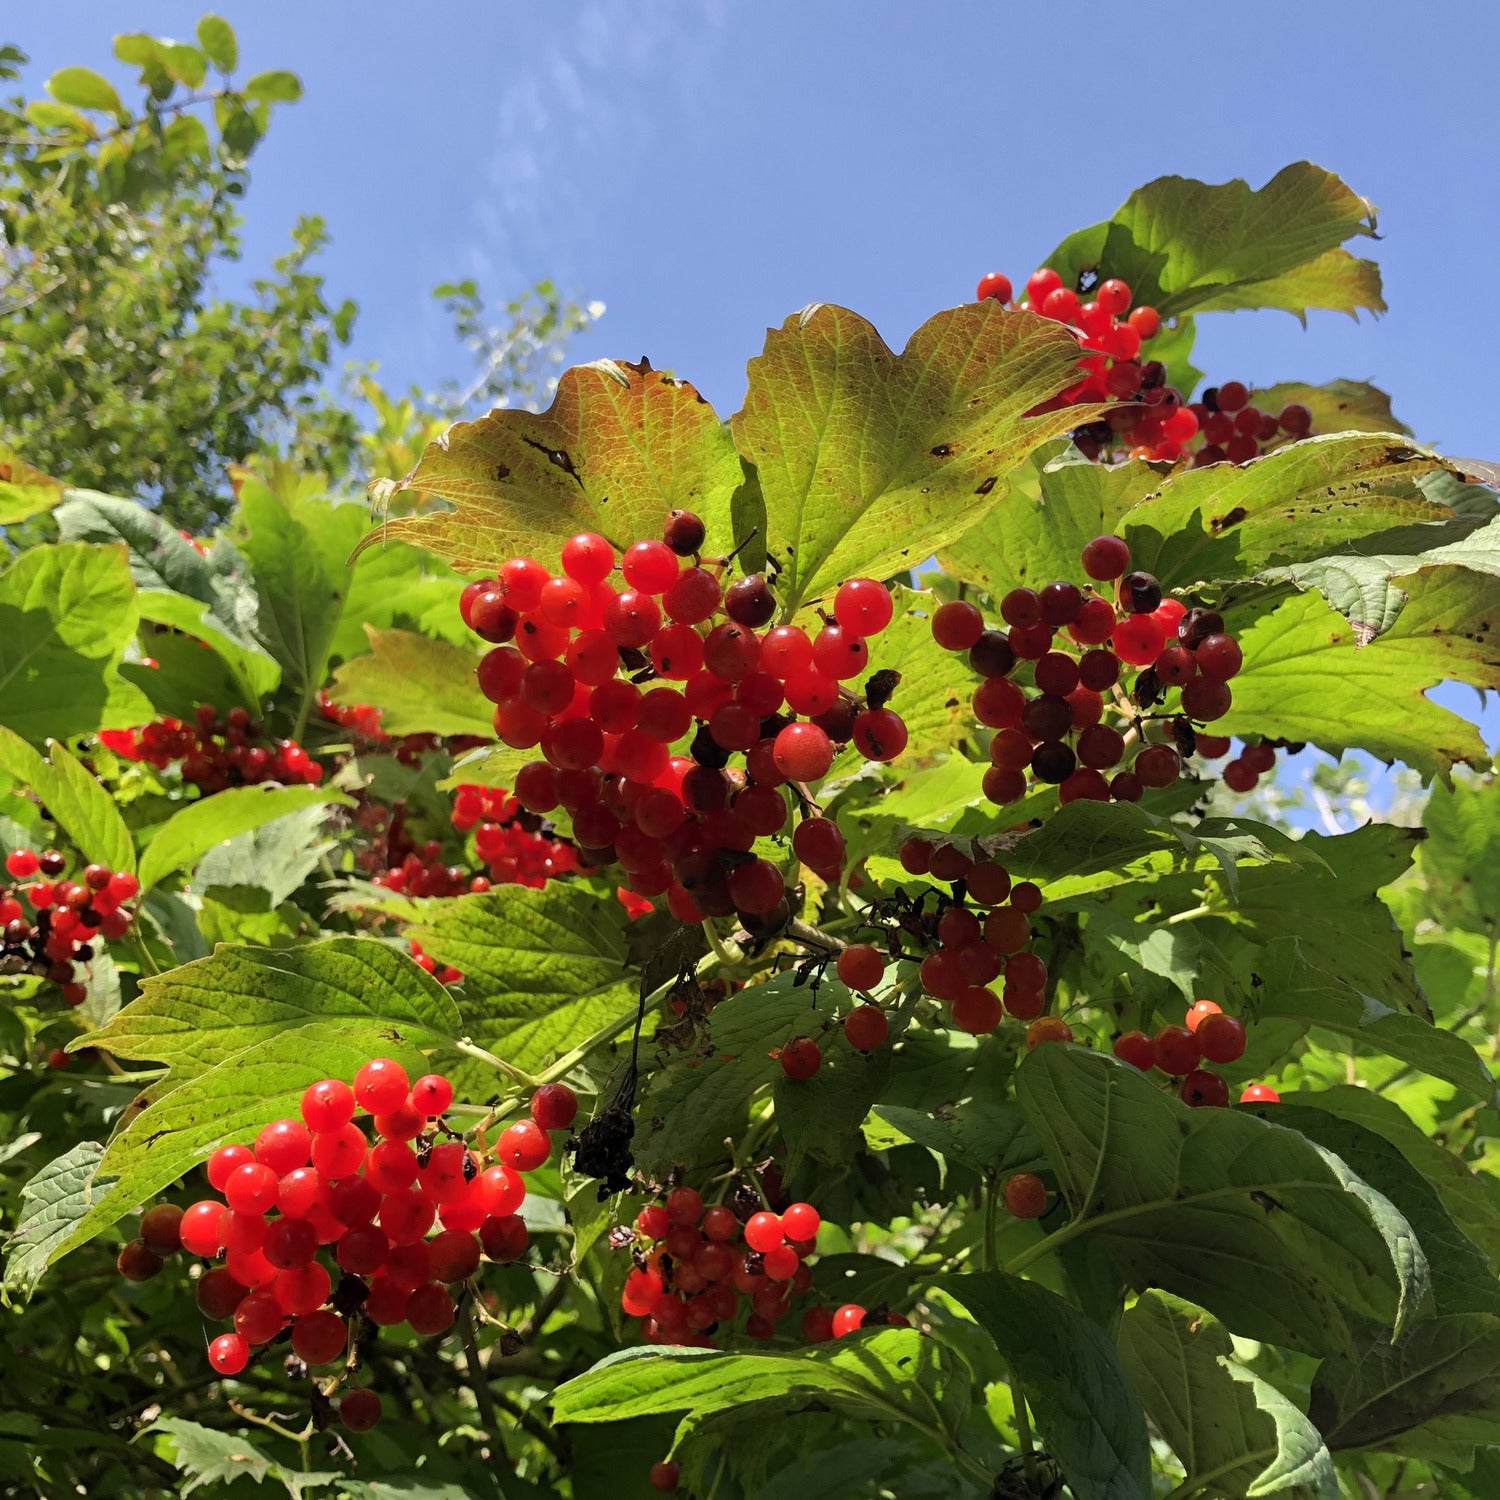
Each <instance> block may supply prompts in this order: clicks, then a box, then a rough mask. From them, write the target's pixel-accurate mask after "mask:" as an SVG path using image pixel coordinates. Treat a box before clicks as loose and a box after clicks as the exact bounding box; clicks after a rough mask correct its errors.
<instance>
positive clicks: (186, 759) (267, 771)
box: [99, 703, 323, 795]
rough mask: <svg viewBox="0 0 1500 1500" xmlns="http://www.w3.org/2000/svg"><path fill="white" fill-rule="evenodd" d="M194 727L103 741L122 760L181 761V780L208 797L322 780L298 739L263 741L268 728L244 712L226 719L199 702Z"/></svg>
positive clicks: (120, 732) (126, 732)
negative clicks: (268, 783)
mask: <svg viewBox="0 0 1500 1500" xmlns="http://www.w3.org/2000/svg"><path fill="white" fill-rule="evenodd" d="M195 717H196V720H197V722H196V725H189V724H184V723H183V722H182V720H181V719H158V720H157V721H156V722H155V723H152V724H147V725H145V726H143V727H142V728H140V729H102V730H100V731H99V741H100V743H101V744H102V745H104V747H105V748H106V749H108V750H112V751H114V753H115V754H116V755H118V756H119V757H120V758H121V759H122V760H134V761H145V762H146V763H147V764H148V765H152V766H155V767H156V769H157V770H159V771H162V770H165V769H166V768H167V767H168V766H169V765H171V764H172V763H173V762H174V761H180V762H181V773H182V779H183V780H184V781H186V782H187V783H189V785H191V786H196V787H197V788H198V789H199V790H200V791H202V792H203V793H204V794H205V795H207V794H209V793H212V792H222V791H223V790H224V789H225V788H226V787H231V786H245V785H249V786H256V785H259V784H260V783H261V782H265V781H276V782H280V783H282V784H283V785H285V786H291V785H294V784H297V783H306V784H308V785H310V786H315V785H316V784H317V783H318V782H320V781H321V780H322V779H323V767H322V766H321V765H319V764H318V762H317V761H315V760H314V759H313V758H312V756H311V755H309V754H308V753H307V751H306V750H304V749H303V748H302V746H301V745H299V744H298V743H297V742H296V741H295V740H275V741H269V740H267V741H266V742H265V743H264V744H262V743H258V741H261V740H265V731H264V728H263V727H262V726H261V725H260V724H258V723H256V722H255V721H254V720H253V719H251V717H250V715H249V713H247V712H246V711H245V710H244V709H243V708H231V709H230V710H229V712H228V713H227V714H226V715H225V716H224V718H223V719H220V717H219V711H218V710H217V709H216V708H215V707H214V705H213V704H211V703H200V704H199V705H198V708H197V711H196V714H195Z"/></svg>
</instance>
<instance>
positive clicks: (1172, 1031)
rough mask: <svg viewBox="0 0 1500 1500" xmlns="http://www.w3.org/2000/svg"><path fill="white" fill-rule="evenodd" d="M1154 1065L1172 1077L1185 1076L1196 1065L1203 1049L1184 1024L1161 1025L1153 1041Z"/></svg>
mask: <svg viewBox="0 0 1500 1500" xmlns="http://www.w3.org/2000/svg"><path fill="white" fill-rule="evenodd" d="M1153 1046H1154V1047H1155V1050H1156V1066H1157V1067H1158V1068H1160V1069H1161V1070H1162V1072H1163V1073H1169V1074H1171V1075H1172V1076H1173V1077H1174V1078H1182V1077H1185V1076H1186V1075H1187V1074H1188V1073H1191V1072H1192V1071H1193V1069H1194V1068H1196V1067H1197V1066H1198V1063H1199V1061H1200V1060H1201V1058H1202V1056H1203V1049H1202V1048H1201V1047H1200V1046H1199V1045H1198V1038H1197V1037H1196V1036H1195V1035H1194V1034H1193V1033H1192V1032H1191V1031H1189V1030H1188V1029H1187V1028H1186V1027H1185V1026H1163V1027H1162V1028H1161V1029H1160V1030H1159V1031H1158V1032H1157V1033H1156V1037H1155V1039H1154V1041H1153Z"/></svg>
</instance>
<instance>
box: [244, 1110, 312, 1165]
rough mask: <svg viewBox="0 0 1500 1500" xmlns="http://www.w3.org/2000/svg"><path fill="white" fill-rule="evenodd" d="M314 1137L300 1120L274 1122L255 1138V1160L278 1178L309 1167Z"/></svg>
mask: <svg viewBox="0 0 1500 1500" xmlns="http://www.w3.org/2000/svg"><path fill="white" fill-rule="evenodd" d="M311 1151H312V1136H311V1134H310V1133H309V1131H308V1129H307V1126H306V1125H304V1124H303V1123H302V1122H301V1121H300V1120H273V1121H272V1122H271V1123H270V1124H269V1125H267V1126H265V1127H264V1128H263V1129H262V1130H261V1132H260V1134H259V1135H257V1136H256V1137H255V1159H256V1160H257V1161H258V1162H262V1163H264V1164H265V1165H266V1166H268V1167H269V1168H270V1169H271V1170H272V1171H273V1172H275V1173H276V1175H277V1176H278V1177H284V1176H285V1175H286V1174H287V1173H288V1172H291V1171H295V1170H296V1168H298V1167H305V1166H306V1165H307V1158H308V1155H309V1153H310V1152H311Z"/></svg>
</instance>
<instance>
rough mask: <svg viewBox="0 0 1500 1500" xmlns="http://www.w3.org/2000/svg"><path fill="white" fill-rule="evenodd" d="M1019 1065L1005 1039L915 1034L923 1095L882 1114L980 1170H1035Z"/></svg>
mask: <svg viewBox="0 0 1500 1500" xmlns="http://www.w3.org/2000/svg"><path fill="white" fill-rule="evenodd" d="M716 1013H717V1012H716ZM1015 1063H1016V1059H1015V1053H1014V1049H1013V1046H1012V1045H1011V1043H1010V1042H1009V1041H1007V1040H1004V1039H1002V1038H1001V1037H998V1036H997V1037H993V1038H986V1039H985V1040H984V1041H982V1042H981V1043H980V1044H979V1046H978V1047H977V1048H958V1049H954V1048H952V1047H949V1046H944V1045H941V1044H940V1040H939V1038H937V1037H934V1036H932V1035H931V1034H929V1033H927V1032H912V1033H909V1034H908V1036H907V1039H906V1041H905V1043H904V1045H903V1047H902V1056H901V1059H900V1067H901V1073H902V1075H903V1082H904V1083H905V1084H906V1088H907V1091H908V1092H909V1093H911V1094H914V1095H915V1097H907V1098H902V1099H900V1101H899V1102H882V1103H879V1104H877V1105H876V1106H875V1113H876V1115H877V1116H878V1117H879V1118H880V1119H882V1120H884V1121H885V1123H886V1124H887V1125H890V1126H893V1127H894V1128H895V1129H896V1130H899V1131H900V1132H901V1134H902V1135H904V1136H905V1137H906V1138H907V1139H908V1140H913V1141H916V1142H917V1143H918V1144H919V1145H922V1146H926V1147H927V1148H928V1150H930V1151H936V1152H937V1153H938V1155H939V1156H942V1157H945V1158H946V1159H947V1160H949V1161H954V1162H959V1163H961V1164H962V1165H964V1166H966V1167H971V1168H973V1170H974V1171H976V1172H979V1173H985V1174H988V1173H1005V1174H1007V1175H1008V1174H1009V1173H1011V1172H1019V1171H1035V1170H1037V1168H1038V1167H1039V1166H1040V1164H1041V1160H1042V1157H1041V1148H1040V1147H1039V1146H1038V1145H1037V1142H1036V1137H1035V1136H1033V1135H1032V1133H1031V1131H1030V1130H1029V1129H1028V1128H1027V1125H1026V1120H1025V1118H1024V1117H1023V1115H1022V1114H1021V1111H1020V1109H1019V1108H1018V1107H1017V1105H1016V1103H1015V1101H1014V1100H1012V1099H1011V1098H1010V1097H1009V1089H1008V1085H1009V1082H1010V1077H1011V1074H1012V1073H1013V1072H1014V1070H1015ZM821 1076H822V1075H821V1073H820V1074H819V1077H821ZM813 1081H814V1082H816V1081H817V1080H816V1079H814V1080H813ZM778 1113H779V1111H778Z"/></svg>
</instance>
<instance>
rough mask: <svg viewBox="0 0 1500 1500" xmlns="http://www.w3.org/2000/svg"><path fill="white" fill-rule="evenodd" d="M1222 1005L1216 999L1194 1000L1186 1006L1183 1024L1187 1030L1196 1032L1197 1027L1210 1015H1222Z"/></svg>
mask: <svg viewBox="0 0 1500 1500" xmlns="http://www.w3.org/2000/svg"><path fill="white" fill-rule="evenodd" d="M1223 1013H1224V1007H1223V1006H1222V1005H1220V1004H1219V1002H1218V1001H1217V1000H1194V1001H1193V1003H1192V1004H1191V1005H1190V1006H1188V1012H1187V1015H1186V1017H1184V1019H1183V1025H1185V1026H1186V1027H1187V1029H1188V1030H1189V1031H1194V1032H1196V1031H1197V1029H1198V1028H1199V1027H1200V1026H1201V1025H1202V1024H1203V1023H1204V1022H1205V1021H1206V1020H1207V1019H1208V1018H1209V1017H1210V1016H1219V1015H1223Z"/></svg>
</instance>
